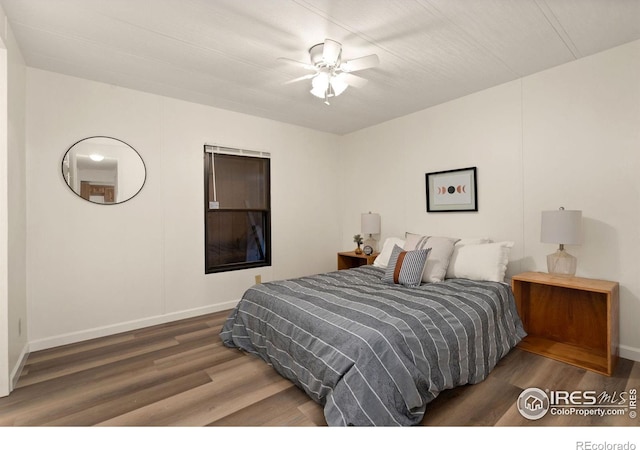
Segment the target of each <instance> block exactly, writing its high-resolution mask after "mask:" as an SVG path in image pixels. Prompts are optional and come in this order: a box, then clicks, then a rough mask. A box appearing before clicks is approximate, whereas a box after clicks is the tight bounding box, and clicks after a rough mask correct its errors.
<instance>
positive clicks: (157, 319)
mask: <svg viewBox="0 0 640 450" xmlns="http://www.w3.org/2000/svg"><path fill="white" fill-rule="evenodd" d="M238 301H239V300H234V301H230V302H225V303H218V304H216V305H209V306H203V307H200V308H194V309H189V310H185V311H177V312H172V313H169V314H163V315H161V316H152V317H146V318H144V319H138V320H132V321H130V322H122V323H117V324H113V325H107V326H104V327H98V328H92V329H89V330H82V331H77V332H74V333H66V334H61V335H58V336H52V337H48V338H44V339H37V340H35V341H31V342H29V344H28V347H29V349H30V351H31V352H36V351H39V350H46V349H48V348H53V347H59V346H61V345H67V344H73V343H76V342H82V341H87V340H89V339H95V338H100V337H104V336H110V335H112V334H118V333H125V332H127V331H131V330H137V329H139V328H145V327H150V326H154V325H160V324H163V323H167V322H173V321H176V320H182V319H188V318H190V317H196V316H201V315H203V314H210V313H215V312H219V311H224V310H225V309H232V308H235V306H236V305H237V304H238Z"/></svg>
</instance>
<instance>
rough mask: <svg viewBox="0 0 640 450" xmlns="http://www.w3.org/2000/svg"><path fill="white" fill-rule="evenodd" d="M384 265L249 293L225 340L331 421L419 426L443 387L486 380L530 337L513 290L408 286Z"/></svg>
mask: <svg viewBox="0 0 640 450" xmlns="http://www.w3.org/2000/svg"><path fill="white" fill-rule="evenodd" d="M386 273H388V270H387V269H385V268H381V267H376V266H362V267H359V268H354V269H348V270H340V271H335V272H329V273H325V274H318V275H313V276H308V277H301V278H296V279H291V280H284V281H276V282H269V283H264V284H258V285H255V286H253V287H251V288H250V289H248V290H247V291H246V292H245V294H244V295H243V298H242V299H241V301H240V302H239V303H238V305H237V307H236V308H235V309H234V310H233V311H232V313H231V314H230V316H229V317H228V319H227V321H226V322H225V324H224V326H223V328H222V331H221V333H220V336H221V338H222V340H223V342H224V344H225V345H227V346H228V347H237V348H240V349H242V350H244V351H246V352H249V353H252V354H254V355H257V356H258V357H260V358H262V359H263V360H264V361H266V362H267V364H269V365H271V366H273V368H274V369H275V370H276V371H278V372H279V373H280V374H281V375H282V376H284V377H286V378H288V379H289V380H291V381H292V382H293V383H295V384H296V385H297V386H299V387H300V388H301V389H303V390H304V391H305V392H306V393H307V394H308V395H309V396H310V397H311V398H312V399H314V400H315V401H317V402H318V403H320V404H321V405H324V414H325V418H326V421H327V424H329V425H336V426H350V425H354V426H370V425H376V426H392V425H395V426H397V425H415V424H418V423H419V422H420V421H421V420H422V418H423V415H424V413H425V409H426V405H427V404H428V403H429V402H430V401H432V400H433V399H434V398H436V397H437V396H438V394H439V393H440V392H442V391H443V390H445V389H451V388H454V387H456V386H461V385H465V384H475V383H479V382H481V381H482V380H484V379H485V378H486V377H487V375H488V374H489V372H490V371H491V370H492V369H493V368H494V367H495V365H496V364H497V362H498V361H499V360H500V359H501V358H502V357H504V356H505V355H506V354H507V353H508V352H509V351H510V349H512V348H513V347H514V346H515V345H516V344H517V343H518V342H519V341H520V340H521V339H522V338H523V337H524V336H525V332H524V330H523V328H522V323H521V321H520V318H519V317H518V314H517V311H516V307H515V302H514V299H513V294H512V292H511V289H510V287H509V285H508V284H506V283H503V282H499V281H484V280H473V279H465V278H453V279H443V280H442V281H441V282H438V283H420V284H419V285H418V286H405V285H403V284H395V283H389V282H386V281H384V278H385V274H386Z"/></svg>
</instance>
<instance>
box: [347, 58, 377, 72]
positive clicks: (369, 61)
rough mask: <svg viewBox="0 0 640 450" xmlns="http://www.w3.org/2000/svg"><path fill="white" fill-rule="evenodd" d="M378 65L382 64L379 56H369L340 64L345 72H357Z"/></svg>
mask: <svg viewBox="0 0 640 450" xmlns="http://www.w3.org/2000/svg"><path fill="white" fill-rule="evenodd" d="M378 64H380V58H378V55H368V56H362V57H360V58H355V59H352V60H349V61H345V62H343V63H342V64H340V69H341V70H342V71H343V72H355V71H357V70H364V69H370V68H372V67H376V66H377V65H378Z"/></svg>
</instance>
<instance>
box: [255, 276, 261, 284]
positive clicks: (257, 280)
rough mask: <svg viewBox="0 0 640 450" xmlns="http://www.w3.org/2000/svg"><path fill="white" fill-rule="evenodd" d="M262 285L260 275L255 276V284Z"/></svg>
mask: <svg viewBox="0 0 640 450" xmlns="http://www.w3.org/2000/svg"><path fill="white" fill-rule="evenodd" d="M260 283H262V275H256V284H260Z"/></svg>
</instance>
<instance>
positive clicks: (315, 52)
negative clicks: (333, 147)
mask: <svg viewBox="0 0 640 450" xmlns="http://www.w3.org/2000/svg"><path fill="white" fill-rule="evenodd" d="M278 59H279V60H281V61H285V62H289V63H292V64H295V65H297V66H301V67H303V68H305V69H307V70H312V71H313V73H310V74H307V75H303V76H301V77H298V78H295V79H293V80H290V81H288V82H287V84H289V83H295V82H297V81H302V80H311V87H312V88H311V91H310V92H311V93H312V94H313V95H315V96H316V97H319V98H322V99H324V103H325V104H327V105H328V104H329V98H331V97H337V96H338V95H340V94H342V93H343V92H344V91H345V89H347V87H349V86H354V87H362V86H364V85H365V84H367V80H366V79H364V78H362V77H359V76H357V75H354V74H353V72H357V71H359V70H364V69H369V68H372V67H376V66H377V65H378V64H379V63H380V59H379V58H378V55H374V54H372V55H367V56H362V57H360V58H355V59H351V60H349V61H343V60H342V44H340V42H337V41H334V40H332V39H325V40H324V42H322V43H320V44H316V45H314V46H312V47H311V48H310V49H309V59H310V61H311V62H310V63H303V62H300V61H296V60H293V59H289V58H278Z"/></svg>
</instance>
